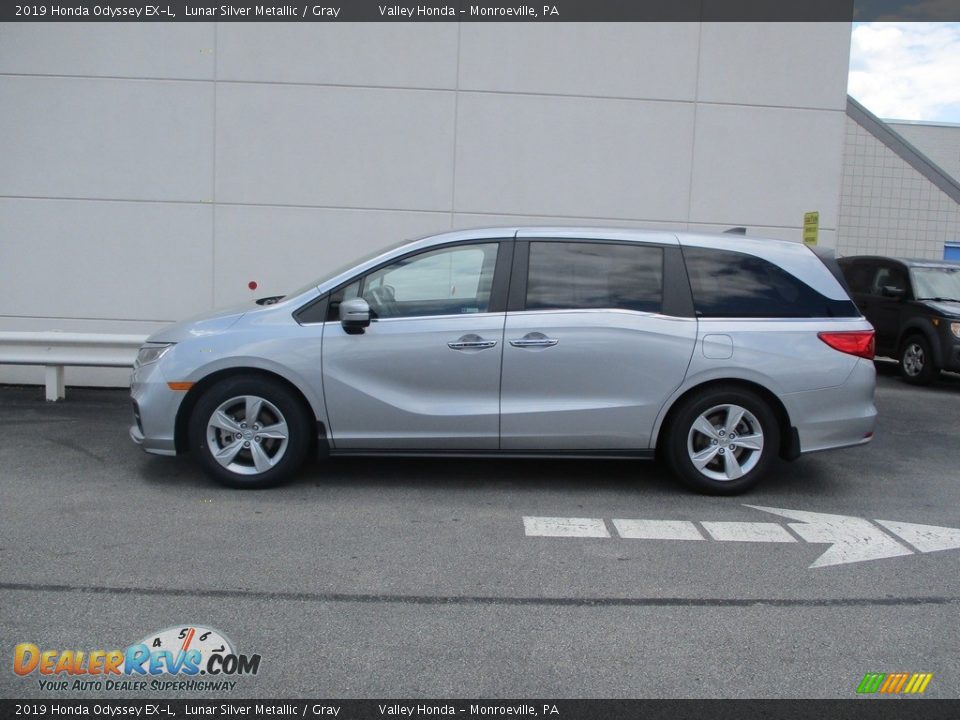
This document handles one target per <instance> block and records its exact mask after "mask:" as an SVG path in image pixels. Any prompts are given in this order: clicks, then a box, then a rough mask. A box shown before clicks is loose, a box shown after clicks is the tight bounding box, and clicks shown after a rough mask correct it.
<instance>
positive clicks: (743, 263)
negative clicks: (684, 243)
mask: <svg viewBox="0 0 960 720" xmlns="http://www.w3.org/2000/svg"><path fill="white" fill-rule="evenodd" d="M683 257H684V260H685V261H686V264H687V272H688V273H689V275H690V289H691V290H692V291H693V304H694V306H695V308H696V311H697V315H699V316H700V317H724V318H729V317H750V318H774V317H786V318H800V317H856V316H858V314H859V313H857V309H856V306H854V304H853V303H852V302H851V301H850V300H832V299H830V298H828V297H825V296H824V295H821V294H820V293H819V292H817V291H816V290H814V289H813V288H811V287H810V286H809V285H807V284H806V283H805V282H802V281H801V280H799V279H797V278H796V277H794V276H793V275H791V274H790V273H788V272H786V271H785V270H783V269H781V268H780V267H778V266H776V265H774V264H773V263H770V262H767V261H766V260H762V259H761V258H758V257H755V256H753V255H747V254H745V253H738V252H732V251H728V250H713V249H710V248H696V247H692V248H684V250H683Z"/></svg>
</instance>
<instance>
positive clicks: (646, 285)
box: [526, 242, 663, 312]
mask: <svg viewBox="0 0 960 720" xmlns="http://www.w3.org/2000/svg"><path fill="white" fill-rule="evenodd" d="M662 298H663V250H662V249H661V248H658V247H651V246H647V245H639V244H627V243H590V242H532V243H530V267H529V271H528V273H527V305H526V307H527V310H580V309H592V308H619V309H621V310H635V311H638V312H660V305H661V303H662Z"/></svg>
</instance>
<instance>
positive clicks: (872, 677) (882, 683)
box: [857, 672, 933, 695]
mask: <svg viewBox="0 0 960 720" xmlns="http://www.w3.org/2000/svg"><path fill="white" fill-rule="evenodd" d="M931 680H933V673H905V672H898V673H867V674H866V675H864V676H863V680H861V681H860V684H859V685H858V686H857V692H858V693H861V694H870V693H883V694H884V695H897V694H899V693H904V694H909V695H920V694H922V693H923V692H924V691H925V690H926V689H927V685H929V684H930V681H931Z"/></svg>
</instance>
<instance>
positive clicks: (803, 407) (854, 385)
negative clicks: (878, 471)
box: [783, 359, 877, 453]
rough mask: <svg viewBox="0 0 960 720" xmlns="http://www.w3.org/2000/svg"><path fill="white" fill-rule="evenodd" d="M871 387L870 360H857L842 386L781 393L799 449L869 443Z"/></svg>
mask: <svg viewBox="0 0 960 720" xmlns="http://www.w3.org/2000/svg"><path fill="white" fill-rule="evenodd" d="M875 388H876V369H875V368H874V366H873V363H872V362H870V361H869V360H864V359H859V360H858V361H857V364H856V365H855V366H854V368H853V370H852V371H851V373H850V375H849V376H848V377H847V380H846V382H844V384H843V385H838V386H836V387H831V388H824V389H822V390H811V391H807V392H797V393H789V394H787V395H784V396H783V401H784V404H785V405H786V406H787V412H788V413H789V414H790V419H791V421H792V423H793V425H794V426H795V427H796V429H797V434H798V436H799V439H800V452H801V453H808V452H817V451H819V450H832V449H834V448H842V447H850V446H852V445H862V444H864V443H868V442H870V441H871V440H872V439H873V431H874V428H875V427H876V422H877V408H876V406H875V405H874V404H873V397H874V390H875Z"/></svg>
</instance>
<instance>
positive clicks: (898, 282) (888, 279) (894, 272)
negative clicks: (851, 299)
mask: <svg viewBox="0 0 960 720" xmlns="http://www.w3.org/2000/svg"><path fill="white" fill-rule="evenodd" d="M885 287H892V288H896V289H897V290H904V291H906V289H907V274H906V273H905V272H904V271H903V268H900V267H897V266H896V265H881V266H880V267H878V268H877V274H876V276H875V277H874V278H873V287H871V288H870V292H872V293H873V294H874V295H883V289H884V288H885Z"/></svg>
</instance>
